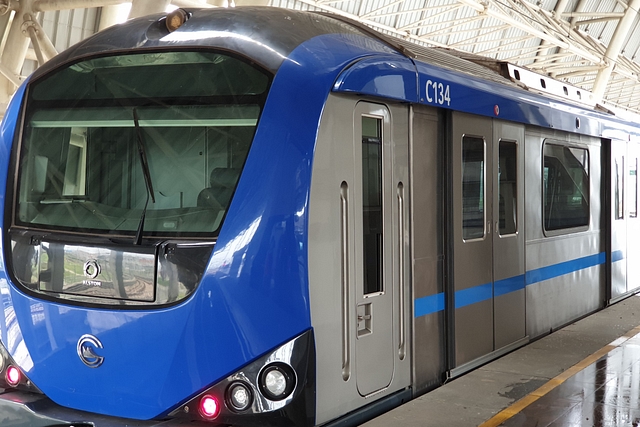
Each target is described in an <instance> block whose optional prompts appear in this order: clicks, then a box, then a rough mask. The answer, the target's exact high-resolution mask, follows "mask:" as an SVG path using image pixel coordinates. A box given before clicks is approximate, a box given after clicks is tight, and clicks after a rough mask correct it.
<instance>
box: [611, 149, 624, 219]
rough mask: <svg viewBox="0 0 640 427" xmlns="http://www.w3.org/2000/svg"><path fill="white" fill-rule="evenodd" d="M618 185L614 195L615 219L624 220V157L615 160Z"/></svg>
mask: <svg viewBox="0 0 640 427" xmlns="http://www.w3.org/2000/svg"><path fill="white" fill-rule="evenodd" d="M614 163H615V168H616V171H615V173H616V183H615V190H614V194H613V198H614V201H613V204H614V206H615V208H614V209H615V218H616V219H624V157H618V158H616V159H615V162H614Z"/></svg>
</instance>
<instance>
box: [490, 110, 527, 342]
mask: <svg viewBox="0 0 640 427" xmlns="http://www.w3.org/2000/svg"><path fill="white" fill-rule="evenodd" d="M493 134H494V138H493V141H494V145H493V157H494V163H493V165H494V166H493V194H494V197H493V298H494V301H493V305H494V331H495V337H494V349H495V350H497V349H500V348H503V347H505V346H507V345H509V344H512V343H514V342H516V341H518V340H519V339H521V338H523V337H524V336H525V334H526V330H525V277H524V272H525V265H524V233H523V232H522V231H521V227H522V224H524V209H523V208H524V191H523V189H524V164H523V157H524V156H523V153H524V127H523V126H520V125H514V124H510V123H505V122H499V121H497V120H496V121H494V125H493Z"/></svg>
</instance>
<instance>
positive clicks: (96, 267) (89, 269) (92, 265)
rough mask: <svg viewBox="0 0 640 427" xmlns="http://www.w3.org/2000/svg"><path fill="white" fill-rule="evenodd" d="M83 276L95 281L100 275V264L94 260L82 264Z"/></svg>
mask: <svg viewBox="0 0 640 427" xmlns="http://www.w3.org/2000/svg"><path fill="white" fill-rule="evenodd" d="M83 271H84V275H85V276H87V277H88V278H90V279H95V278H96V277H98V274H100V264H98V261H96V260H95V259H90V260H89V261H87V262H85V263H84V270H83Z"/></svg>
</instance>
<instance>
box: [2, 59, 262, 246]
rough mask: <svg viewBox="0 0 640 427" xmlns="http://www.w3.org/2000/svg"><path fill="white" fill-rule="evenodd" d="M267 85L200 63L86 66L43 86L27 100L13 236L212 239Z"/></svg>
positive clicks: (215, 62)
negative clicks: (55, 233)
mask: <svg viewBox="0 0 640 427" xmlns="http://www.w3.org/2000/svg"><path fill="white" fill-rule="evenodd" d="M270 81H271V78H270V75H269V74H268V73H266V72H265V71H263V70H261V69H259V68H257V67H256V66H255V65H253V64H250V63H247V62H245V61H244V60H241V59H238V58H235V57H233V56H230V55H228V54H226V53H215V52H203V51H196V52H187V51H184V52H182V51H180V52H162V53H137V54H128V55H116V56H108V57H100V58H91V59H87V60H84V61H81V62H78V63H75V64H70V65H69V66H66V67H63V68H60V69H59V70H55V71H54V72H52V73H51V74H48V75H45V76H43V77H41V78H40V79H39V80H37V81H35V82H33V83H32V84H31V86H30V88H29V92H28V99H27V102H28V104H27V109H26V118H25V128H24V132H23V141H22V145H21V147H20V157H19V159H18V164H17V168H18V174H17V175H18V177H19V181H18V185H17V187H16V188H17V194H16V197H15V199H16V206H15V211H14V212H15V214H14V222H15V224H16V225H19V226H27V227H37V228H41V229H48V230H66V231H74V232H82V233H95V234H109V235H114V234H116V235H134V236H136V233H137V230H138V229H139V228H140V223H141V222H142V221H144V234H145V236H158V237H160V236H162V238H165V237H171V238H175V237H179V236H181V237H205V236H209V237H215V235H216V234H217V232H218V230H219V229H220V226H221V224H222V220H223V218H224V216H225V215H226V212H227V208H228V206H229V204H230V203H231V198H232V195H233V193H234V191H235V188H236V184H237V182H238V179H239V176H240V173H241V169H242V167H243V165H244V163H245V159H246V158H247V155H248V152H249V147H250V145H251V142H252V140H253V135H254V132H255V129H256V125H257V122H258V119H259V116H260V113H261V111H262V106H263V105H264V102H265V100H266V96H267V93H268V89H269V85H270ZM87 88H92V90H87ZM141 151H143V152H144V159H143V155H142V154H141ZM148 198H150V199H152V200H151V201H149V202H147V199H148ZM141 218H142V220H141Z"/></svg>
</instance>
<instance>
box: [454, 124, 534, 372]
mask: <svg viewBox="0 0 640 427" xmlns="http://www.w3.org/2000/svg"><path fill="white" fill-rule="evenodd" d="M494 135H495V136H494ZM523 140H524V128H523V127H522V126H518V125H511V124H506V123H501V122H498V121H495V124H494V121H493V120H491V119H488V118H484V117H478V116H472V115H467V114H458V113H454V114H453V135H452V143H453V147H452V162H453V165H452V170H453V177H452V194H451V195H452V198H453V201H452V209H453V211H452V216H451V217H452V219H453V223H452V226H451V229H452V232H451V234H450V236H451V238H452V239H453V280H452V283H449V284H448V295H447V296H448V301H449V307H450V308H452V309H453V310H452V312H451V313H452V314H450V316H451V317H453V319H452V322H453V324H454V334H453V337H451V338H452V340H451V341H452V343H451V345H450V354H451V357H450V361H449V362H450V365H451V367H452V368H453V369H452V375H454V376H455V375H457V374H458V373H461V372H463V371H465V370H467V369H470V368H472V367H473V366H475V365H477V364H480V363H482V362H483V359H482V357H483V356H486V355H487V354H489V353H492V352H493V351H494V350H498V349H501V348H505V346H509V345H510V344H513V343H516V342H517V341H518V340H519V339H521V338H523V337H524V336H525V316H524V313H525V304H524V284H525V278H524V236H523V233H521V232H520V231H519V227H520V224H522V223H523V219H522V218H523V217H522V211H523V210H522V205H523V203H524V198H523V191H522V188H523V184H524V183H523V179H522V178H523V164H522V162H523V159H522V152H523ZM451 347H453V348H451ZM464 365H466V366H464Z"/></svg>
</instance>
